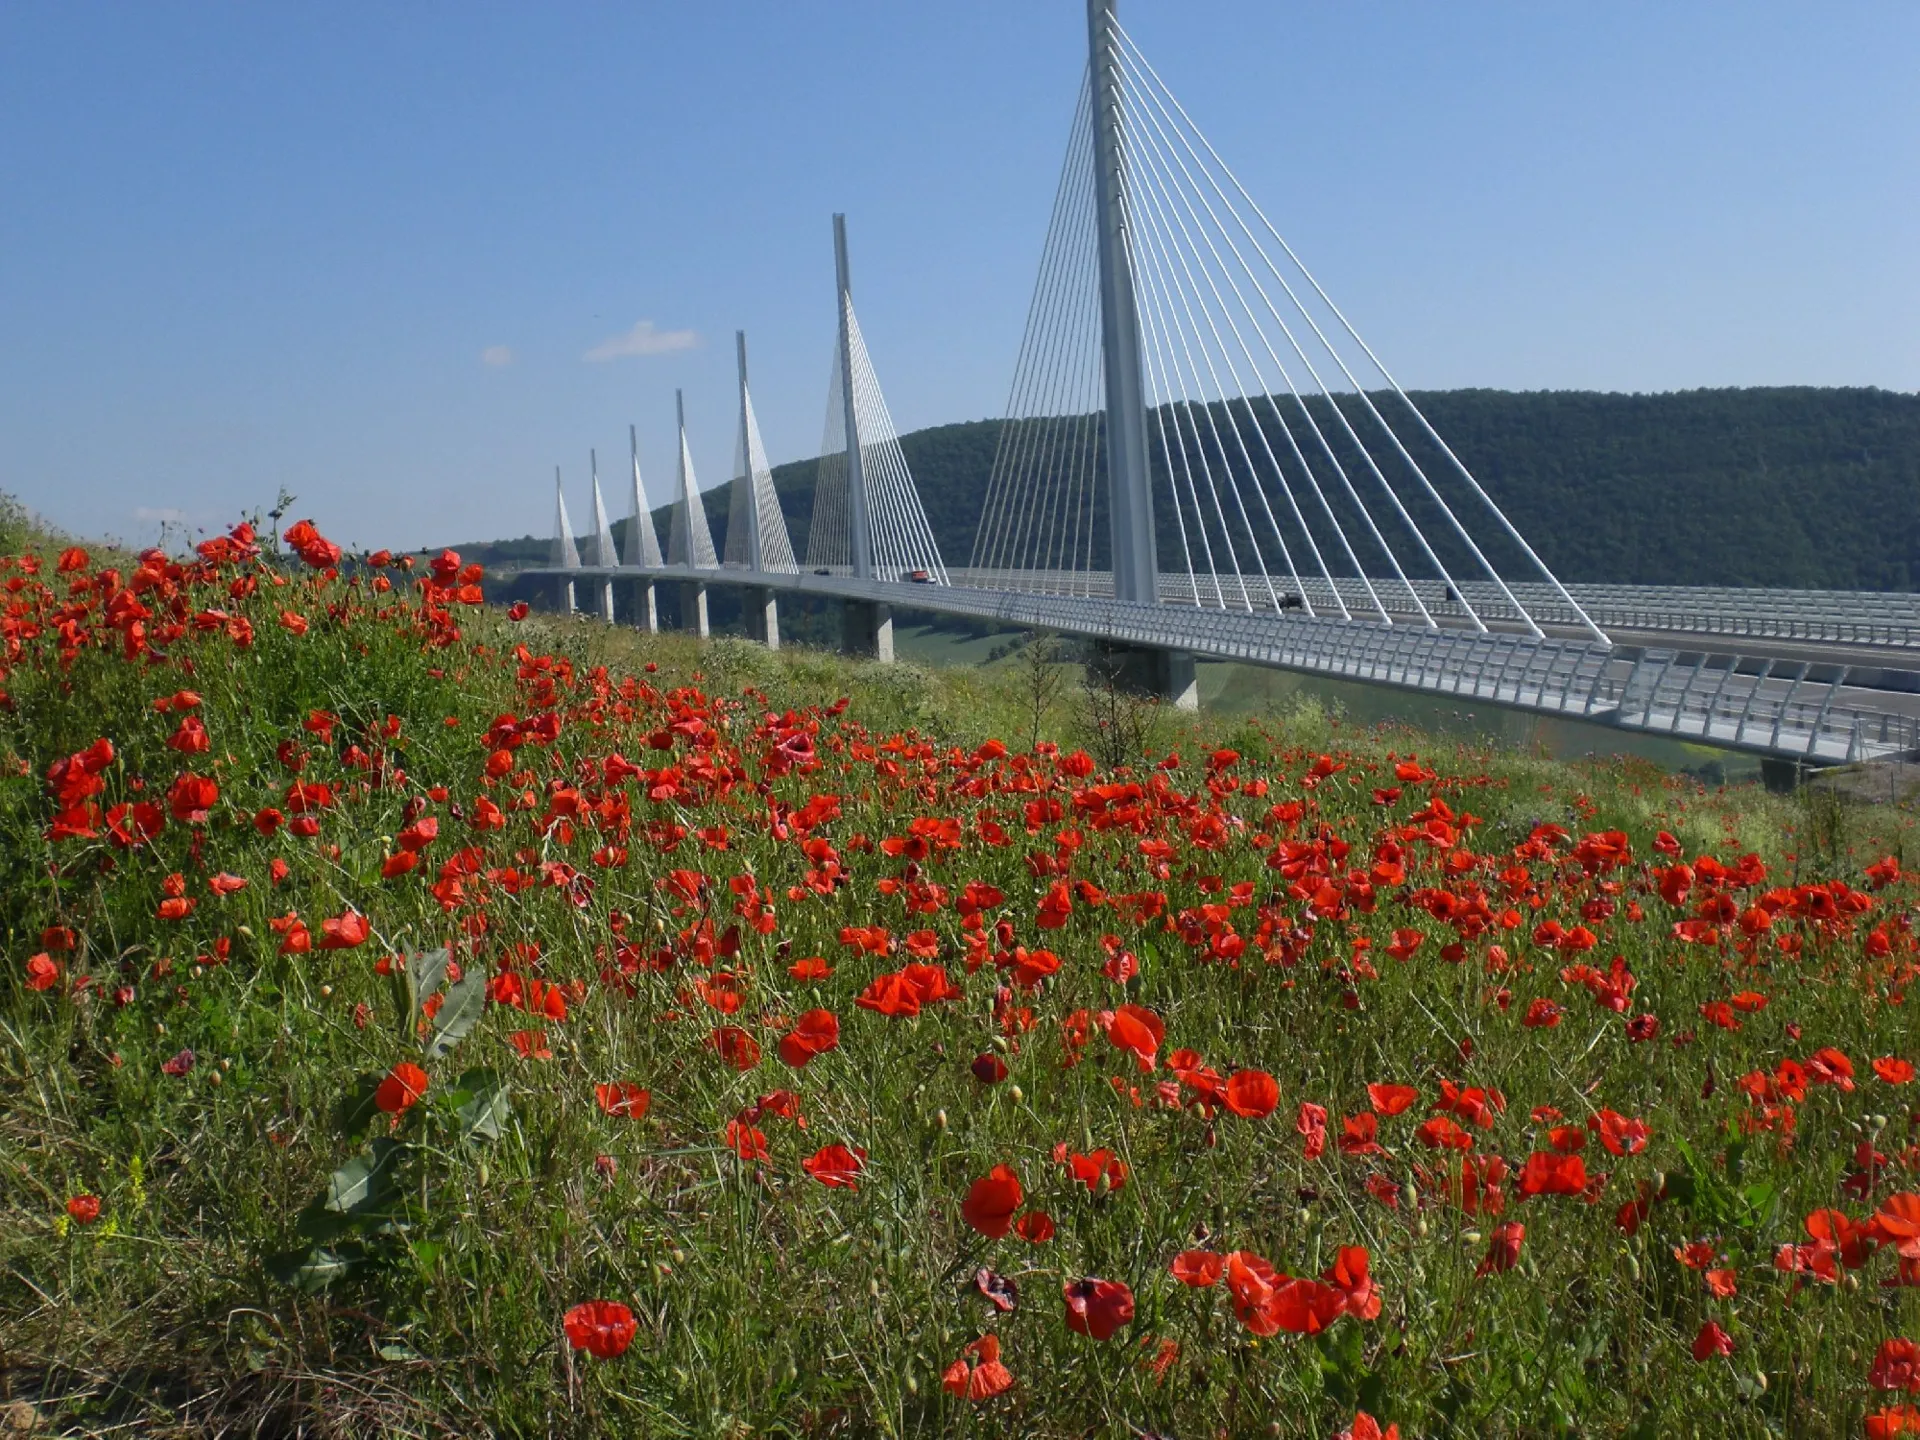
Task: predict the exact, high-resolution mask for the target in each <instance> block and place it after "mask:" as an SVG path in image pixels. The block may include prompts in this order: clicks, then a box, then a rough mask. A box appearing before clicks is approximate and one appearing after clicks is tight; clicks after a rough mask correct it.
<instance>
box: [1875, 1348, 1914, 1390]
mask: <svg viewBox="0 0 1920 1440" xmlns="http://www.w3.org/2000/svg"><path fill="white" fill-rule="evenodd" d="M1867 1383H1868V1384H1869V1385H1871V1386H1873V1388H1874V1389H1876V1390H1904V1391H1906V1392H1907V1393H1908V1394H1909V1395H1920V1345H1915V1344H1914V1343H1913V1341H1911V1340H1908V1339H1906V1338H1905V1337H1904V1336H1895V1337H1894V1338H1893V1339H1891V1340H1883V1341H1881V1342H1880V1348H1879V1350H1878V1351H1876V1352H1875V1353H1874V1357H1873V1368H1872V1369H1870V1370H1869V1371H1868V1372H1867Z"/></svg>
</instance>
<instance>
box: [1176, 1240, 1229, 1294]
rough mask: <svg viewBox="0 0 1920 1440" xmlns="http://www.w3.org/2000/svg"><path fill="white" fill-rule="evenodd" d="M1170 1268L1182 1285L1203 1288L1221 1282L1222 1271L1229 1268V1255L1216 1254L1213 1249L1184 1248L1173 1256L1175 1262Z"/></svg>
mask: <svg viewBox="0 0 1920 1440" xmlns="http://www.w3.org/2000/svg"><path fill="white" fill-rule="evenodd" d="M1169 1268H1170V1269H1171V1270H1172V1272H1173V1278H1174V1279H1176V1280H1178V1281H1179V1282H1180V1283H1181V1284H1182V1285H1191V1286H1193V1287H1194V1288H1195V1289H1197V1290H1203V1289H1205V1288H1206V1287H1208V1286H1209V1285H1215V1284H1218V1283H1219V1280H1220V1276H1221V1273H1222V1272H1223V1271H1224V1270H1225V1269H1226V1268H1227V1257H1226V1256H1224V1255H1216V1254H1214V1252H1213V1251H1211V1250H1182V1251H1181V1252H1180V1253H1179V1254H1178V1255H1176V1256H1174V1257H1173V1264H1172V1265H1171V1266H1170V1267H1169Z"/></svg>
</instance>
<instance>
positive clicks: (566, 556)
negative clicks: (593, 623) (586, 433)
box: [547, 465, 580, 615]
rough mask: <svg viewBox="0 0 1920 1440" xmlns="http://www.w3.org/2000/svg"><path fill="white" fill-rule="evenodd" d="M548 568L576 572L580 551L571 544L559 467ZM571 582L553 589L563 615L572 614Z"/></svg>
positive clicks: (562, 581) (570, 531)
mask: <svg viewBox="0 0 1920 1440" xmlns="http://www.w3.org/2000/svg"><path fill="white" fill-rule="evenodd" d="M547 565H548V568H550V569H554V570H578V569H579V568H580V550H579V548H578V547H577V546H576V545H575V544H574V543H573V521H572V520H570V519H568V518H567V492H566V489H565V488H564V487H563V486H562V485H561V484H560V467H559V466H558V465H556V466H554V467H553V545H552V546H551V547H550V548H549V549H548V551H547ZM573 600H574V594H573V580H572V578H571V577H569V578H566V579H563V580H561V581H560V582H559V583H558V584H557V585H556V586H555V587H554V603H555V604H556V605H558V606H559V607H560V610H561V612H562V613H564V614H569V615H570V614H572V613H573Z"/></svg>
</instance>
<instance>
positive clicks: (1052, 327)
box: [534, 0, 1920, 763]
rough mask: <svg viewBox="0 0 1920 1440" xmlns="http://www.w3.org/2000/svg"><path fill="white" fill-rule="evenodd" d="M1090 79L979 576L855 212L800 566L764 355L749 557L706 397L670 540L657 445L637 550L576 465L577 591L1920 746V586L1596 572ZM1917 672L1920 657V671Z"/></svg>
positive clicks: (1174, 687) (1723, 740)
mask: <svg viewBox="0 0 1920 1440" xmlns="http://www.w3.org/2000/svg"><path fill="white" fill-rule="evenodd" d="M1088 42H1089V44H1088V62H1087V65H1086V68H1085V71H1084V73H1083V76H1082V79H1081V84H1080V92H1079V99H1078V102H1077V104H1076V106H1075V111H1074V116H1073V121H1072V124H1071V126H1070V129H1069V135H1068V142H1067V148H1066V153H1065V158H1064V161H1063V164H1062V167H1061V172H1060V178H1059V183H1058V185H1057V187H1056V191H1055V197H1054V203H1053V207H1052V213H1051V216H1050V218H1049V221H1048V225H1047V229H1046V237H1045V242H1044V244H1043V246H1042V249H1041V257H1040V264H1039V269H1038V274H1037V278H1036V282H1035V286H1034V291H1033V295H1032V299H1031V302H1030V305H1029V310H1028V318H1027V323H1026V327H1025V333H1024V335H1023V339H1022V343H1021V348H1020V353H1019V356H1018V359H1017V361H1016V364H1015V367H1014V378H1013V383H1012V387H1011V390H1010V393H1009V398H1008V403H1007V408H1006V412H1005V423H1003V425H1002V426H1001V429H1000V434H999V442H998V449H997V452H996V454H995V456H994V460H993V465H992V470H991V474H990V477H989V480H988V485H987V489H986V495H985V501H984V504H983V507H982V511H981V514H980V516H979V519H978V524H977V528H976V533H975V538H974V542H973V549H972V553H971V555H970V556H969V558H968V564H967V565H965V566H957V565H956V566H954V567H952V568H949V566H948V565H947V563H946V560H945V558H944V557H943V556H942V555H941V553H940V549H939V546H938V544H937V543H936V540H935V537H934V533H933V530H932V527H931V526H930V525H929V524H928V521H927V516H926V513H925V510H924V508H923V507H922V505H921V501H920V496H919V493H918V491H917V489H916V488H915V485H914V481H913V476H912V474H911V471H910V469H909V466H908V464H907V460H906V456H905V454H904V453H903V452H902V450H901V447H900V443H899V438H898V435H897V433H896V432H895V429H894V425H893V421H892V418H891V416H890V415H889V413H888V410H887V406H886V401H885V399H884V397H883V395H882V393H881V388H880V382H879V378H878V375H877V372H876V370H875V367H874V363H873V360H872V357H871V355H870V354H869V352H868V350H867V347H866V343H865V340H864V338H863V337H862V334H861V330H860V324H859V320H858V318H857V316H856V313H855V310H854V304H853V289H852V282H851V267H850V264H849V258H848V248H847V236H846V227H845V221H844V217H842V216H835V217H834V250H835V276H836V287H835V298H836V313H835V342H834V355H833V364H832V369H831V372H830V377H829V383H828V402H827V418H826V430H825V435H824V438H823V441H822V445H821V452H820V453H821V461H820V468H819V474H818V478H817V481H816V486H815V491H814V501H813V512H812V516H811V520H810V523H809V525H808V529H807V538H806V546H805V549H806V555H805V558H804V560H801V559H800V558H799V557H797V556H796V554H795V551H794V548H793V544H792V541H791V538H790V536H789V534H788V530H787V525H786V519H785V516H784V515H783V513H782V510H781V506H780V502H779V498H778V496H777V494H776V493H775V490H774V485H773V476H772V471H771V468H770V466H769V465H768V463H767V459H766V453H765V449H764V446H763V444H762V442H761V438H760V432H759V427H758V423H757V421H756V419H755V415H754V410H753V402H752V397H751V394H750V392H749V389H748V384H747V352H746V340H745V336H744V335H741V336H740V337H739V340H738V358H739V394H738V397H737V398H738V410H739V429H738V439H737V445H736V456H735V465H734V479H733V486H732V490H731V495H730V506H729V515H728V525H727V531H726V539H725V547H724V554H722V553H718V552H716V549H715V546H714V543H713V538H712V535H711V533H710V532H709V530H708V526H707V520H706V511H705V508H704V506H703V505H702V503H701V501H700V498H699V486H698V482H697V480H696V478H695V475H694V467H693V459H692V452H691V450H690V448H689V446H688V443H687V438H686V422H685V408H684V403H681V404H680V405H679V415H678V417H677V418H678V425H679V459H678V467H677V474H676V476H675V488H674V495H673V502H672V508H671V523H670V534H669V537H668V543H667V545H666V547H665V549H664V551H663V549H662V547H661V545H660V542H659V538H658V536H657V534H656V533H655V531H654V528H653V521H652V517H651V514H650V513H649V510H648V507H647V503H646V492H645V487H644V485H643V483H642V480H641V476H640V465H639V459H638V447H637V443H635V442H633V441H632V437H631V436H630V443H632V444H633V452H634V453H633V461H632V477H631V478H632V485H631V493H630V496H629V500H630V505H631V515H630V520H629V527H630V528H629V530H628V534H627V554H626V555H624V556H620V555H616V554H615V553H614V544H613V537H612V531H611V527H610V525H609V522H608V520H607V513H606V506H605V503H604V501H603V499H602V496H601V490H600V484H599V477H598V466H597V460H596V461H595V462H594V464H593V476H592V485H593V489H592V511H591V519H592V528H591V530H590V531H589V532H588V533H587V535H586V536H585V537H584V539H576V536H575V534H574V531H573V528H572V524H571V521H570V517H569V515H568V511H567V507H566V499H565V495H564V493H563V492H562V491H561V489H560V484H559V478H558V474H557V473H556V481H555V484H556V498H555V532H554V543H553V551H552V554H551V557H550V563H549V565H548V567H546V568H545V569H543V570H541V571H538V572H534V573H536V574H537V575H539V576H541V577H543V578H545V579H546V580H548V581H551V582H552V583H553V584H554V585H555V586H556V587H557V588H558V591H559V593H560V595H561V597H562V599H563V603H564V604H566V605H567V606H568V607H569V608H574V607H578V606H584V607H585V608H587V609H590V610H592V611H593V612H594V613H596V614H598V615H600V616H601V617H603V618H605V619H607V620H609V621H610V620H612V619H613V617H614V613H615V610H614V602H613V596H614V591H615V588H616V587H618V586H631V587H633V588H634V589H635V592H636V604H635V606H634V608H633V611H632V613H633V615H634V616H635V618H636V619H637V620H638V621H639V622H640V623H644V624H646V625H647V626H648V627H649V628H654V627H656V626H657V625H658V608H657V603H656V598H655V597H656V587H657V586H658V585H659V584H661V583H669V582H670V583H677V584H679V585H681V586H683V587H685V590H684V600H685V603H684V604H683V606H682V611H683V614H684V615H685V617H686V623H688V624H689V626H690V627H692V628H695V629H697V630H698V631H699V632H700V633H702V634H704V633H706V630H707V611H706V590H707V587H708V586H710V585H714V584H723V585H730V586H739V587H744V588H745V590H746V591H747V592H748V603H747V615H748V623H749V628H750V630H751V631H752V633H753V634H755V635H756V636H757V637H758V638H761V639H763V640H765V641H766V642H767V643H769V644H772V645H778V643H779V616H778V601H777V597H778V595H779V594H780V593H781V592H789V593H795V592H797V593H800V594H811V595H817V596H826V597H832V598H835V599H837V600H838V601H839V602H840V603H841V607H842V609H843V612H844V614H845V617H846V634H845V641H846V645H847V648H849V649H852V650H855V651H857V652H861V653H867V654H874V655H878V656H880V657H882V658H889V659H890V658H891V652H892V630H891V619H890V616H891V610H892V608H893V607H907V608H912V609H917V610H929V611H936V612H942V613H947V614H954V615H966V616H973V617H978V618H984V619H991V620H997V621H999V622H1001V623H1004V624H1007V625H1012V626H1022V627H1029V628H1035V627H1044V628H1047V629H1051V630H1056V631H1059V632H1061V633H1064V634H1070V635H1077V636H1083V637H1085V638H1087V639H1089V640H1091V641H1092V642H1094V645H1095V651H1096V654H1097V656H1098V657H1099V659H1100V663H1102V664H1104V665H1106V666H1107V667H1108V668H1109V669H1110V670H1111V671H1112V673H1113V674H1114V675H1115V676H1116V677H1117V678H1119V679H1121V680H1122V681H1123V682H1124V683H1128V684H1131V685H1134V686H1137V687H1139V688H1142V689H1146V690H1149V691H1151V692H1154V693H1157V694H1160V695H1162V696H1164V697H1165V698H1167V699H1169V700H1171V701H1173V702H1175V703H1179V704H1191V703H1193V701H1194V699H1195V695H1196V691H1195V686H1194V671H1193V663H1194V660H1195V658H1196V657H1199V658H1213V659H1225V660H1238V661H1244V662H1248V663H1253V664H1260V665H1270V666H1276V667H1280V668H1285V669H1291V670H1298V671H1303V672H1307V673H1311V674H1318V675H1324V676H1329V677H1338V678H1342V679H1349V680H1358V681H1364V682H1370V683H1377V684H1383V685H1391V686H1396V687H1401V688H1405V689H1411V690H1418V691H1423V692H1426V693H1430V694H1437V695H1448V696H1457V697H1459V698H1461V699H1463V700H1473V701H1476V702H1481V703H1491V704H1496V705H1502V706H1509V707H1514V708H1518V709H1522V710H1529V711H1534V712H1538V713H1545V714H1553V715H1564V716H1576V717H1581V718H1585V719H1590V720H1595V721H1599V722H1602V723H1607V724H1611V725H1615V726H1618V727H1621V728H1623V729H1630V730H1634V731H1640V732H1647V733H1659V734H1668V735H1674V736H1678V737H1682V738H1687V739H1693V740H1700V741H1705V742H1708V743H1712V744H1716V745H1722V746H1728V747H1731V748H1736V749H1743V750H1749V751H1756V752H1759V753H1761V754H1763V755H1768V756H1773V757H1778V758H1789V757H1790V758H1794V759H1805V760H1810V761H1815V762H1823V763H1826V762H1836V761H1847V760H1859V759H1865V758H1872V757H1876V756H1882V755H1891V754H1906V753H1909V752H1915V751H1920V665H1916V664H1915V662H1916V661H1920V597H1915V596H1909V595H1893V594H1885V595H1882V594H1860V593H1850V592H1804V591H1787V590H1737V589H1714V588H1706V587H1645V586H1620V585H1594V584H1563V583H1562V582H1561V581H1560V580H1559V579H1558V578H1557V577H1556V576H1555V575H1554V574H1553V572H1552V571H1551V570H1550V569H1549V568H1548V566H1547V564H1546V563H1545V561H1544V560H1543V559H1542V558H1541V556H1540V555H1539V553H1538V552H1537V551H1536V550H1535V549H1534V548H1533V546H1532V545H1531V544H1530V543H1529V542H1528V540H1527V538H1526V537H1525V536H1523V535H1522V534H1521V533H1520V531H1519V530H1518V529H1517V528H1516V527H1515V526H1514V525H1513V523H1512V522H1511V521H1510V520H1509V519H1508V517H1507V516H1506V515H1505V513H1504V512H1503V511H1502V510H1501V508H1500V506H1499V505H1498V504H1497V503H1496V501H1495V500H1494V499H1493V497H1492V496H1491V495H1490V494H1488V492H1487V491H1486V489H1485V488H1484V487H1483V486H1482V485H1481V483H1480V482H1479V480H1478V479H1477V478H1476V477H1475V476H1474V474H1473V473H1472V471H1471V470H1470V469H1469V468H1468V466H1467V465H1466V464H1465V463H1464V462H1463V461H1462V460H1461V459H1460V457H1459V456H1458V455H1457V454H1456V453H1455V452H1454V450H1453V449H1452V448H1451V447H1450V446H1449V445H1448V443H1447V441H1446V440H1445V439H1444V438H1443V437H1442V436H1441V435H1440V434H1439V432H1438V431H1437V430H1436V429H1435V428H1434V426H1433V425H1432V424H1431V423H1429V421H1428V420H1427V418H1426V416H1425V415H1423V414H1422V413H1421V411H1420V410H1419V408H1418V406H1417V405H1416V404H1415V403H1414V401H1413V400H1412V399H1411V398H1410V397H1409V396H1408V395H1407V393H1406V392H1405V390H1403V389H1402V388H1401V386H1400V384H1399V383H1398V381H1396V380H1395V379H1394V377H1393V375H1392V373H1391V372H1389V371H1388V369H1387V368H1386V366H1385V364H1384V363H1383V362H1382V360H1381V359H1380V357H1379V356H1378V354H1377V353H1376V352H1375V351H1374V350H1373V349H1372V347H1370V346H1369V345H1368V344H1367V342H1366V341H1365V340H1364V339H1362V337H1361V336H1360V333H1359V332H1358V330H1357V329H1356V328H1355V327H1354V326H1353V324H1352V323H1351V322H1350V321H1349V320H1348V318H1347V316H1346V314H1345V312H1343V311H1342V310H1341V309H1340V308H1339V307H1338V306H1337V305H1336V304H1335V303H1334V301H1333V299H1332V297H1331V296H1330V295H1329V294H1328V293H1327V291H1326V290H1325V289H1324V288H1323V287H1322V285H1321V284H1320V282H1319V281H1318V280H1317V279H1316V278H1315V277H1314V275H1313V273H1312V272H1311V271H1310V270H1308V268H1307V267H1306V265H1305V264H1304V262H1303V261H1302V260H1301V258H1300V256H1299V255H1298V254H1297V253H1296V252H1295V251H1294V249H1293V247H1292V246H1291V245H1289V244H1288V243H1287V241H1286V239H1285V238H1284V237H1283V236H1282V234H1281V233H1280V231H1279V229H1278V228H1277V227H1276V226H1275V225H1274V224H1273V222H1272V221H1271V220H1270V219H1269V218H1268V216H1267V213H1266V212H1265V211H1264V210H1263V209H1262V208H1261V206H1260V205H1259V204H1258V203H1257V201H1256V200H1255V198H1254V197H1253V196H1252V195H1251V194H1250V193H1249V192H1248V190H1247V188H1246V187H1245V186H1244V185H1242V184H1241V182H1240V180H1239V179H1238V177H1237V176H1236V175H1235V174H1234V172H1233V171H1232V170H1231V168H1229V166H1228V165H1227V163H1226V161H1225V160H1224V158H1223V157H1222V156H1221V155H1220V153H1219V152H1218V151H1217V150H1216V149H1215V148H1214V147H1213V145H1212V144H1211V143H1210V142H1209V141H1208V140H1207V138H1206V136H1205V134H1204V133H1203V132H1202V131H1201V130H1200V128H1199V126H1198V125H1197V124H1196V123H1195V121H1194V119H1193V117H1192V116H1191V115H1190V113H1189V112H1188V111H1187V109H1186V108H1185V106H1183V105H1182V103H1181V102H1180V100H1179V99H1178V98H1177V97H1176V96H1175V95H1174V93H1173V91H1172V89H1171V88H1170V87H1169V86H1168V85H1167V84H1166V82H1165V81H1164V80H1163V78H1162V77H1161V75H1160V74H1159V72H1158V71H1156V70H1155V69H1154V67H1153V65H1152V63H1151V62H1150V61H1149V59H1148V58H1147V56H1146V55H1145V54H1144V53H1142V51H1141V50H1140V48H1139V47H1138V46H1137V45H1136V44H1135V43H1134V42H1133V40H1132V38H1131V37H1130V36H1129V35H1128V34H1127V33H1126V31H1125V30H1124V29H1123V28H1122V27H1121V26H1120V24H1119V21H1118V19H1117V16H1116V14H1115V0H1089V3H1088ZM1910 667H1911V668H1910Z"/></svg>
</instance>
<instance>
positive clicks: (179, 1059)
mask: <svg viewBox="0 0 1920 1440" xmlns="http://www.w3.org/2000/svg"><path fill="white" fill-rule="evenodd" d="M193 1062H194V1054H193V1051H191V1050H182V1051H181V1052H180V1053H179V1054H177V1055H175V1056H173V1057H172V1058H171V1059H168V1060H163V1061H161V1062H160V1073H161V1074H162V1075H165V1076H167V1077H169V1078H170V1079H174V1080H178V1079H180V1078H181V1077H182V1076H185V1075H190V1074H192V1073H193Z"/></svg>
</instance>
